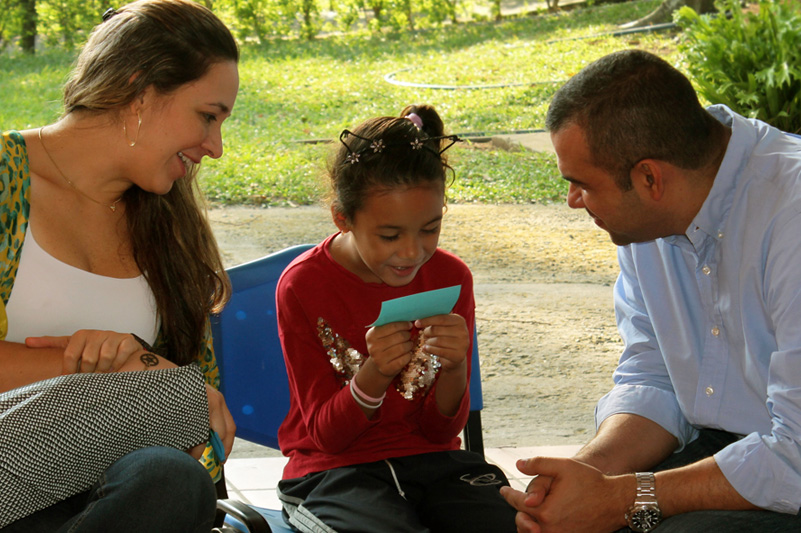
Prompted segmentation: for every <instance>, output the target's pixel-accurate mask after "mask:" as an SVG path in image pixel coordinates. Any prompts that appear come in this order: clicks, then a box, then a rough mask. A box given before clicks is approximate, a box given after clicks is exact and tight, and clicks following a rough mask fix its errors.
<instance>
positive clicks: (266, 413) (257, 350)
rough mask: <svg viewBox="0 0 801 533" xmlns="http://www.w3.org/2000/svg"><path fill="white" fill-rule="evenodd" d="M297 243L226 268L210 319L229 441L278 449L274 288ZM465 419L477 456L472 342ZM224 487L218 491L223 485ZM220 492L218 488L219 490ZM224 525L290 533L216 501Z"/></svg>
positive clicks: (273, 518)
mask: <svg viewBox="0 0 801 533" xmlns="http://www.w3.org/2000/svg"><path fill="white" fill-rule="evenodd" d="M312 247H313V245H311V244H303V245H298V246H293V247H290V248H286V249H284V250H281V251H279V252H276V253H274V254H270V255H268V256H265V257H262V258H261V259H256V260H255V261H251V262H249V263H244V264H241V265H237V266H234V267H231V268H229V269H228V270H227V273H228V276H229V277H230V279H231V286H232V295H231V300H230V301H229V302H228V304H227V305H226V306H225V309H224V310H223V312H222V313H221V314H220V315H218V316H214V317H212V322H211V327H212V333H213V335H214V350H215V353H216V356H217V364H218V365H219V367H220V377H221V383H220V390H221V391H222V393H223V395H224V396H225V401H226V403H227V405H228V409H230V411H231V414H232V415H233V417H234V421H235V422H236V433H237V438H241V439H245V440H248V441H251V442H255V443H257V444H261V445H263V446H269V447H270V448H276V449H277V448H278V427H279V426H280V425H281V422H283V420H284V417H285V416H286V414H287V413H288V412H289V383H288V378H287V374H286V367H285V365H284V356H283V353H282V351H281V343H280V340H279V338H278V323H277V320H276V316H275V289H276V285H277V284H278V278H279V277H280V276H281V273H282V272H283V271H284V269H285V268H286V267H287V266H288V265H289V263H291V262H292V260H293V259H295V258H296V257H297V256H298V255H300V254H301V253H303V252H304V251H306V250H308V249H309V248H312ZM473 341H474V342H473V354H472V358H473V359H472V368H473V369H472V378H471V380H470V399H471V406H470V409H471V411H470V415H469V418H468V422H467V426H466V427H465V431H464V443H465V448H466V449H467V450H470V451H473V452H476V453H480V454H481V455H482V456H483V455H484V442H483V438H482V433H481V409H482V408H483V407H484V401H483V397H482V393H481V375H480V369H479V362H478V345H477V343H476V342H475V341H476V337H475V336H474V338H473ZM223 485H224V484H223ZM221 490H222V492H223V493H224V492H225V491H224V487H223V488H222V489H221ZM217 508H218V510H219V511H220V512H222V513H225V514H226V515H227V516H226V518H225V524H226V526H229V527H232V528H235V529H238V530H240V531H250V532H252V533H259V532H269V531H273V532H275V533H291V531H292V530H291V529H288V527H287V525H286V523H285V522H284V520H283V518H282V516H281V510H280V509H279V510H272V509H264V508H261V507H253V506H248V505H246V504H244V503H242V502H239V501H237V500H229V499H227V495H223V498H222V499H220V500H218V502H217Z"/></svg>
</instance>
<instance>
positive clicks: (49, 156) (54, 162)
mask: <svg viewBox="0 0 801 533" xmlns="http://www.w3.org/2000/svg"><path fill="white" fill-rule="evenodd" d="M43 129H44V126H42V127H41V128H39V142H40V143H42V148H44V151H45V153H46V154H47V157H48V158H49V159H50V162H51V163H53V166H54V167H56V170H58V173H59V174H61V177H62V178H64V181H66V182H67V185H69V186H70V187H72V190H74V191H75V192H77V193H78V194H80V195H81V196H83V197H84V198H87V199H89V200H91V201H93V202H94V203H96V204H98V205H102V206H103V207H108V208H109V209H111V212H112V213H114V212H115V211H117V204H118V203H120V200H122V196H120V197H119V198H117V199H116V200H114V202H113V203H112V204H110V205H109V204H104V203H103V202H101V201H99V200H95V199H94V198H92V197H91V196H89V195H88V194H86V193H85V192H83V191H82V190H80V189H79V188H78V187H76V186H75V184H74V183H72V181H70V179H69V178H68V177H67V176H66V175H65V174H64V172H62V171H61V168H59V166H58V164H57V163H56V160H55V159H53V156H52V155H50V150H48V149H47V146H45V143H44V139H42V130H43Z"/></svg>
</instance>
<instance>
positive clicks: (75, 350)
mask: <svg viewBox="0 0 801 533" xmlns="http://www.w3.org/2000/svg"><path fill="white" fill-rule="evenodd" d="M25 345H26V346H28V347H29V348H61V349H63V350H64V359H63V362H62V366H61V373H62V374H75V373H79V372H80V373H88V372H117V371H119V370H120V368H122V366H123V365H124V364H125V363H126V362H127V361H128V358H129V357H130V356H131V355H133V354H135V353H138V352H140V351H141V350H142V349H143V348H144V346H142V345H141V344H139V342H138V341H136V339H134V338H133V335H131V334H130V333H117V332H115V331H100V330H94V329H82V330H79V331H76V332H75V333H74V334H72V335H71V336H65V337H28V338H27V339H25Z"/></svg>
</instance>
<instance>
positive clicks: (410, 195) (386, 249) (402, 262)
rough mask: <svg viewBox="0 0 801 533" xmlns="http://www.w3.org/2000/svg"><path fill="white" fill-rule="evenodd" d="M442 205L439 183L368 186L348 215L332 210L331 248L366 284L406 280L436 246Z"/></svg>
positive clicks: (395, 284) (397, 284)
mask: <svg viewBox="0 0 801 533" xmlns="http://www.w3.org/2000/svg"><path fill="white" fill-rule="evenodd" d="M444 205H445V191H444V188H443V186H442V185H441V184H437V185H434V184H431V185H429V184H426V185H417V186H413V187H395V188H391V189H373V190H372V191H371V192H370V193H369V194H368V195H367V197H366V199H365V202H364V205H363V206H362V208H361V209H360V210H358V211H357V212H356V214H355V215H354V216H353V220H350V221H348V220H346V219H345V217H344V216H343V215H342V214H341V213H337V212H334V222H335V223H336V225H337V227H338V228H339V229H340V231H341V232H342V233H341V234H340V235H338V236H337V237H336V239H335V240H334V243H333V244H332V247H331V253H332V255H333V257H334V259H335V260H336V261H337V262H339V263H340V264H341V265H342V266H344V267H345V268H346V269H348V270H349V271H351V272H353V273H354V274H356V275H357V276H359V277H360V278H361V279H362V280H363V281H364V282H366V283H386V284H387V285H389V286H392V287H402V286H404V285H408V284H409V283H411V281H412V280H413V279H414V277H415V276H416V275H417V272H418V270H420V267H421V266H423V265H424V264H425V263H426V261H428V260H429V259H431V256H432V255H434V252H435V251H436V249H437V244H438V242H439V232H440V228H441V225H442V214H443V210H444Z"/></svg>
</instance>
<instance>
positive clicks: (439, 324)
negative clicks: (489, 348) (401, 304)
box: [414, 313, 470, 371]
mask: <svg viewBox="0 0 801 533" xmlns="http://www.w3.org/2000/svg"><path fill="white" fill-rule="evenodd" d="M414 325H415V327H417V328H418V329H419V330H420V334H421V335H424V336H425V345H424V346H423V350H425V351H426V352H428V353H430V354H432V355H437V356H439V361H440V363H441V364H442V370H444V371H451V370H456V369H461V367H462V366H463V365H465V364H466V362H465V361H466V359H467V350H468V349H469V348H470V331H469V330H468V329H467V322H465V319H464V317H462V316H461V315H457V314H456V313H451V314H449V315H436V316H432V317H428V318H423V319H420V320H415V322H414Z"/></svg>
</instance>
